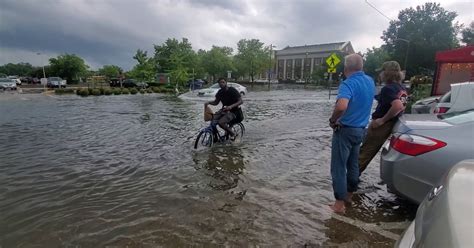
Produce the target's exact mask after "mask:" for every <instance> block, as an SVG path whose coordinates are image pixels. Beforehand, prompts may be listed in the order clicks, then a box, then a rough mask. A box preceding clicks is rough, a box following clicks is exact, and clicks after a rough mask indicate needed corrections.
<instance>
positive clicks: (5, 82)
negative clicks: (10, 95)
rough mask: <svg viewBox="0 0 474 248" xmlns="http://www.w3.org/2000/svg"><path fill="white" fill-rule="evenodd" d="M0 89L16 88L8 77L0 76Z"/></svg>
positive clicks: (13, 81) (14, 83)
mask: <svg viewBox="0 0 474 248" xmlns="http://www.w3.org/2000/svg"><path fill="white" fill-rule="evenodd" d="M0 90H16V82H15V80H13V79H10V78H0Z"/></svg>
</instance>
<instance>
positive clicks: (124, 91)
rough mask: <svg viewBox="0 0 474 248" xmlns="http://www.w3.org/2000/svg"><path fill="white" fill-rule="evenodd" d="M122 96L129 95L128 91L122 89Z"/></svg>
mask: <svg viewBox="0 0 474 248" xmlns="http://www.w3.org/2000/svg"><path fill="white" fill-rule="evenodd" d="M122 94H123V95H128V94H130V90H128V89H127V88H123V89H122Z"/></svg>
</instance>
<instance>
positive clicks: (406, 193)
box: [380, 110, 474, 203]
mask: <svg viewBox="0 0 474 248" xmlns="http://www.w3.org/2000/svg"><path fill="white" fill-rule="evenodd" d="M473 140H474V110H469V111H465V112H454V113H450V114H445V115H433V114H420V115H404V116H403V117H402V118H400V120H399V122H398V123H397V124H396V125H395V127H394V129H393V134H392V138H391V139H390V142H389V143H388V142H387V143H386V145H385V146H384V147H383V148H382V153H381V162H380V177H381V179H382V180H383V181H384V182H385V183H386V184H387V189H388V190H389V191H391V192H393V193H395V194H397V195H399V196H402V197H405V198H408V199H409V200H412V201H414V202H416V203H420V202H421V201H423V199H424V198H425V196H426V194H428V192H429V191H430V190H431V188H433V186H435V185H436V183H437V182H438V181H439V180H440V178H441V177H442V176H443V175H444V174H445V173H446V172H447V171H449V169H450V168H451V167H452V166H453V165H454V164H456V163H457V162H459V161H461V160H465V159H474V143H473Z"/></svg>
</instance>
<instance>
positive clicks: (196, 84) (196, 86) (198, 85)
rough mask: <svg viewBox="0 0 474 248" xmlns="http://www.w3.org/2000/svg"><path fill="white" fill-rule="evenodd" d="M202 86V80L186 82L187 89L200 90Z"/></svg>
mask: <svg viewBox="0 0 474 248" xmlns="http://www.w3.org/2000/svg"><path fill="white" fill-rule="evenodd" d="M202 86H204V81H203V80H202V79H195V80H194V81H193V80H189V81H188V87H189V88H191V89H202Z"/></svg>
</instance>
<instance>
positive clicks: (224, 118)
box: [212, 111, 235, 123]
mask: <svg viewBox="0 0 474 248" xmlns="http://www.w3.org/2000/svg"><path fill="white" fill-rule="evenodd" d="M212 119H213V120H214V121H221V122H224V123H229V122H231V121H232V120H234V119H235V114H234V113H232V112H230V111H218V112H216V113H215V114H214V116H213V118H212Z"/></svg>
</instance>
